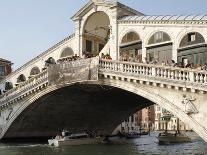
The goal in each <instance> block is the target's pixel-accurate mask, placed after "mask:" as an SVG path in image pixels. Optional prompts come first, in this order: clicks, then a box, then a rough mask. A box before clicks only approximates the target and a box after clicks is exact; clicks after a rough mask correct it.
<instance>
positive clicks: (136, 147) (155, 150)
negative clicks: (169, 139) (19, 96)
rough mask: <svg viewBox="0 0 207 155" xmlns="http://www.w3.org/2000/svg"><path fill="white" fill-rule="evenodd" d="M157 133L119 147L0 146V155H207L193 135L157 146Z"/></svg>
mask: <svg viewBox="0 0 207 155" xmlns="http://www.w3.org/2000/svg"><path fill="white" fill-rule="evenodd" d="M157 134H158V133H151V134H150V136H149V135H147V136H142V137H141V138H138V139H134V140H127V141H126V143H125V144H119V145H115V144H114V145H109V144H100V145H82V146H67V147H61V148H54V147H50V146H48V145H47V144H0V155H182V154H184V155H207V143H205V142H204V141H203V140H202V139H201V138H200V137H198V136H197V135H196V134H195V133H193V132H190V133H187V134H188V135H190V137H191V138H192V142H190V143H185V144H174V145H158V143H157V139H156V136H157Z"/></svg>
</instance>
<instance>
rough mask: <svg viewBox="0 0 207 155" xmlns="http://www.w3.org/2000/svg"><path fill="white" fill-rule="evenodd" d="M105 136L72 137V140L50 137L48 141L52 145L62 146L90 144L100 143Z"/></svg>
mask: <svg viewBox="0 0 207 155" xmlns="http://www.w3.org/2000/svg"><path fill="white" fill-rule="evenodd" d="M102 140H103V138H83V139H70V140H56V139H49V140H48V143H49V145H50V146H55V147H60V146H68V145H90V144H100V143H102Z"/></svg>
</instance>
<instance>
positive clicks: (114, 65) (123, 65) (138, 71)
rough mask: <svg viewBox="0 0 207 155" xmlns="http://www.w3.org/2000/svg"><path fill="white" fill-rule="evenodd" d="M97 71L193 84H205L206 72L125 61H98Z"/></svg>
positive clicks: (206, 79)
mask: <svg viewBox="0 0 207 155" xmlns="http://www.w3.org/2000/svg"><path fill="white" fill-rule="evenodd" d="M99 69H100V70H101V71H103V72H104V71H105V72H107V71H109V72H114V73H116V72H117V73H118V72H119V73H122V74H126V75H134V76H137V75H142V76H145V77H154V78H157V79H168V80H170V81H175V82H176V81H182V82H189V83H195V84H207V71H201V70H196V69H189V68H179V67H170V66H160V65H153V64H144V63H134V62H125V61H122V62H121V61H113V60H104V59H102V60H100V66H99Z"/></svg>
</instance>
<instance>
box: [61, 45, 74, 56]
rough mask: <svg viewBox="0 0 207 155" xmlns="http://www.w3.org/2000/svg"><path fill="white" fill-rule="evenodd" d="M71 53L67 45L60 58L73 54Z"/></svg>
mask: <svg viewBox="0 0 207 155" xmlns="http://www.w3.org/2000/svg"><path fill="white" fill-rule="evenodd" d="M73 54H74V52H73V50H72V49H71V48H70V47H67V48H65V49H64V50H63V51H62V53H61V55H60V58H65V57H69V56H73Z"/></svg>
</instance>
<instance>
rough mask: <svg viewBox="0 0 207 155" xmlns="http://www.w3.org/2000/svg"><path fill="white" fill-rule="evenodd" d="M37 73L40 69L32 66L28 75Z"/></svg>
mask: <svg viewBox="0 0 207 155" xmlns="http://www.w3.org/2000/svg"><path fill="white" fill-rule="evenodd" d="M39 73H40V69H39V68H38V67H33V68H32V70H31V72H30V75H37V74H39Z"/></svg>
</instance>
